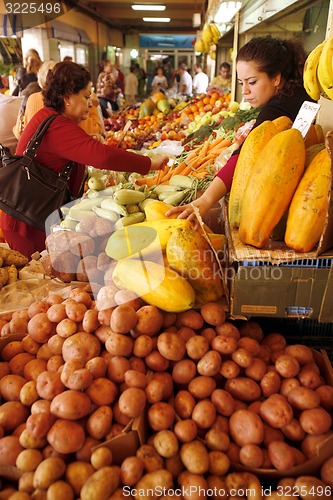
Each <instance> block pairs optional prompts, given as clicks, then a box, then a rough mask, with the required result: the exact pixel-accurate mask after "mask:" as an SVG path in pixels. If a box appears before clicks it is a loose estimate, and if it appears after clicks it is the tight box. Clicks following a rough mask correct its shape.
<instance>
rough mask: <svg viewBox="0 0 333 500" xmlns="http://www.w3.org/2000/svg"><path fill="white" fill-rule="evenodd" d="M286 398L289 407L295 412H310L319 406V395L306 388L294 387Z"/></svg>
mask: <svg viewBox="0 0 333 500" xmlns="http://www.w3.org/2000/svg"><path fill="white" fill-rule="evenodd" d="M287 397H288V402H289V403H290V404H291V406H293V407H294V408H296V409H297V410H311V409H312V408H318V406H319V405H320V397H319V395H318V394H317V392H316V391H314V390H312V389H309V388H308V387H296V388H295V389H293V390H292V391H290V392H289V394H288V396H287Z"/></svg>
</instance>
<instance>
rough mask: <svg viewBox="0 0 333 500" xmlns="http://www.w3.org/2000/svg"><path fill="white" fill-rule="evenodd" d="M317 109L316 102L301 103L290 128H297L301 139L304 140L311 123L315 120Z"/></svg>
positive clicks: (318, 106) (318, 105)
mask: <svg viewBox="0 0 333 500" xmlns="http://www.w3.org/2000/svg"><path fill="white" fill-rule="evenodd" d="M319 108H320V104H318V103H317V102H310V101H305V102H303V104H302V106H301V108H300V110H299V112H298V114H297V116H296V118H295V121H294V124H293V126H292V128H297V130H299V131H300V132H301V134H302V136H303V139H305V136H306V134H307V133H308V131H309V128H310V125H311V123H312V122H313V121H314V119H315V118H316V115H317V113H318V111H319Z"/></svg>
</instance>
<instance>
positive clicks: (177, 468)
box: [165, 452, 184, 498]
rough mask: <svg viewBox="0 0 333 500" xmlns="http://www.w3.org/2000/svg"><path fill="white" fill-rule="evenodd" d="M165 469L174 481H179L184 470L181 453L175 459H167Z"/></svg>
mask: <svg viewBox="0 0 333 500" xmlns="http://www.w3.org/2000/svg"><path fill="white" fill-rule="evenodd" d="M165 469H166V470H167V471H169V472H170V473H171V475H172V477H173V478H174V479H178V477H179V475H180V474H181V473H182V471H183V470H184V464H183V462H182V461H181V458H180V454H179V452H178V453H176V455H174V456H173V457H168V458H166V459H165ZM167 498H171V496H169V495H168V496H167ZM172 498H173V496H172Z"/></svg>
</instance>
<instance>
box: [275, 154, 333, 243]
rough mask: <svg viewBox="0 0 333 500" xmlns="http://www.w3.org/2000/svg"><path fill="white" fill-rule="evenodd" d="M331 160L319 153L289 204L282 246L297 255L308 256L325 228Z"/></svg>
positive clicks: (326, 155)
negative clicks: (306, 253) (303, 253)
mask: <svg viewBox="0 0 333 500" xmlns="http://www.w3.org/2000/svg"><path fill="white" fill-rule="evenodd" d="M331 182H332V178H331V159H330V157H329V154H328V152H327V149H323V150H322V151H320V152H319V153H318V154H317V155H316V156H315V157H314V158H313V160H312V161H311V163H310V165H309V166H308V168H307V169H306V171H305V173H304V175H303V177H302V179H301V181H300V183H299V185H298V187H297V189H296V191H295V194H294V196H293V199H292V201H291V204H290V208H289V214H288V219H287V228H286V234H285V242H286V244H287V245H288V247H290V248H292V249H293V250H296V251H297V252H310V251H311V250H312V249H313V247H314V246H315V245H316V243H318V241H319V239H320V236H321V235H322V232H323V230H324V227H325V222H326V216H327V210H328V207H329V199H330V189H331Z"/></svg>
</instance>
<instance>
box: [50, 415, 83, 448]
mask: <svg viewBox="0 0 333 500" xmlns="http://www.w3.org/2000/svg"><path fill="white" fill-rule="evenodd" d="M47 440H48V442H49V444H50V445H51V446H53V448H54V449H55V450H56V451H57V452H58V453H64V454H68V453H75V452H76V451H78V450H80V448H82V446H83V444H84V441H85V434H84V430H83V427H82V426H81V425H80V424H78V423H77V422H72V421H70V420H62V419H58V420H57V421H56V422H55V423H54V424H53V426H52V427H51V429H50V430H49V432H48V433H47Z"/></svg>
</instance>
